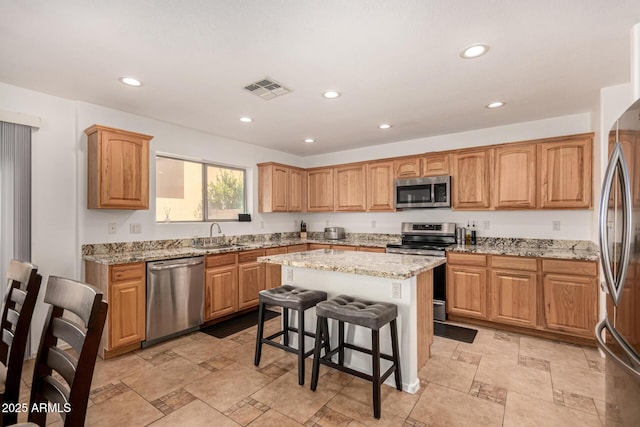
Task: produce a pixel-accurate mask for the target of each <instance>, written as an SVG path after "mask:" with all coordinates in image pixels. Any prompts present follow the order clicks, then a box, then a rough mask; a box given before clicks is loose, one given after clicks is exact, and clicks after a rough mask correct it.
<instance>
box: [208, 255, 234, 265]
mask: <svg viewBox="0 0 640 427" xmlns="http://www.w3.org/2000/svg"><path fill="white" fill-rule="evenodd" d="M236 257H237V253H235V252H232V253H228V254H220V255H208V256H207V261H206V268H213V267H220V266H221V265H229V264H235V263H236Z"/></svg>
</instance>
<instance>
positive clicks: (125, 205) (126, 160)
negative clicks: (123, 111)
mask: <svg viewBox="0 0 640 427" xmlns="http://www.w3.org/2000/svg"><path fill="white" fill-rule="evenodd" d="M84 132H85V133H86V134H87V137H88V138H87V154H88V159H87V169H88V170H87V172H88V173H87V175H88V185H87V207H88V208H89V209H149V141H151V139H152V138H153V137H152V136H149V135H143V134H139V133H134V132H128V131H124V130H119V129H113V128H109V127H106V126H100V125H93V126H91V127H89V128H88V129H86V130H85V131H84Z"/></svg>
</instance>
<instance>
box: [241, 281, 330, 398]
mask: <svg viewBox="0 0 640 427" xmlns="http://www.w3.org/2000/svg"><path fill="white" fill-rule="evenodd" d="M258 298H259V299H258V301H259V305H258V335H257V338H256V354H255V359H254V361H253V364H254V365H255V366H258V365H259V364H260V356H261V355H262V344H263V343H264V344H269V345H272V346H274V347H277V348H279V349H281V350H285V351H288V352H290V353H297V354H298V384H300V385H303V384H304V359H305V358H306V357H309V356H310V355H311V354H312V353H313V349H311V350H309V351H308V352H305V351H304V337H305V335H306V336H309V337H312V338H315V336H316V335H315V334H314V333H313V332H307V331H305V329H304V312H305V310H307V309H309V308H311V307H314V306H315V305H316V304H317V303H319V302H320V301H324V300H326V299H327V293H326V292H323V291H312V290H307V289H301V288H295V287H293V286H290V285H283V286H279V287H277V288H273V289H266V290H263V291H260V294H259V297H258ZM265 305H274V306H278V307H282V330H280V331H278V332H276V333H275V334H273V335H269V336H268V337H266V338H264V337H263V334H264V307H265ZM289 310H297V311H298V327H297V328H292V327H291V326H289ZM289 332H295V333H297V334H298V348H297V349H295V348H292V347H289ZM281 335H284V337H283V340H282V342H283V343H282V344H280V343H279V342H276V341H274V338H277V337H279V336H281Z"/></svg>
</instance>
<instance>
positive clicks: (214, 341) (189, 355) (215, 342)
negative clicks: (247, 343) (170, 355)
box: [172, 335, 240, 364]
mask: <svg viewBox="0 0 640 427" xmlns="http://www.w3.org/2000/svg"><path fill="white" fill-rule="evenodd" d="M239 346H240V344H238V343H236V342H234V341H231V340H228V339H220V338H216V337H212V336H209V335H207V336H206V337H203V338H201V339H198V340H192V341H191V342H188V343H185V344H183V345H180V346H178V347H174V348H173V349H172V351H173V352H174V353H177V354H179V355H180V356H182V357H184V358H185V359H187V360H190V361H192V362H193V363H196V364H198V363H202V362H205V361H207V360H209V359H211V358H213V357H215V356H218V355H220V354H223V353H227V352H231V351H235V350H236V349H238V347H239Z"/></svg>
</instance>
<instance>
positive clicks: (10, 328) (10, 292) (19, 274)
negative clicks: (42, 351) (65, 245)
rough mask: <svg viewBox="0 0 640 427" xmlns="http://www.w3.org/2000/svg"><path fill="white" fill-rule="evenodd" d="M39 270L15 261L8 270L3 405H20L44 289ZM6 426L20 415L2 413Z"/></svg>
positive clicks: (0, 366)
mask: <svg viewBox="0 0 640 427" xmlns="http://www.w3.org/2000/svg"><path fill="white" fill-rule="evenodd" d="M41 281H42V277H41V276H40V275H39V274H38V267H36V266H35V265H33V264H30V263H28V262H23V261H18V260H15V259H12V260H11V261H9V266H8V269H7V282H8V283H7V289H6V295H5V300H4V305H3V307H2V318H1V319H0V334H1V336H0V383H1V384H0V389H1V391H0V404H2V408H3V409H5V408H11V407H12V405H16V404H18V403H19V402H18V399H19V396H20V382H21V377H22V365H23V362H24V353H25V349H26V347H27V338H28V337H29V325H30V324H31V318H32V317H33V310H34V307H35V305H36V300H37V298H38V291H39V290H40V282H41ZM0 420H1V422H2V424H3V425H4V424H10V423H15V422H16V420H17V418H16V413H15V412H7V411H5V410H3V411H1V412H0Z"/></svg>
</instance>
